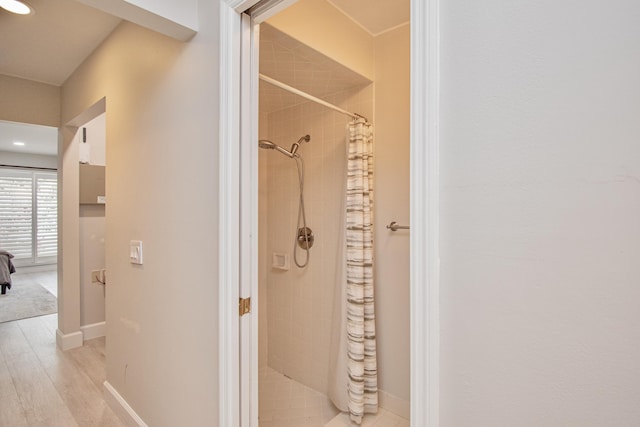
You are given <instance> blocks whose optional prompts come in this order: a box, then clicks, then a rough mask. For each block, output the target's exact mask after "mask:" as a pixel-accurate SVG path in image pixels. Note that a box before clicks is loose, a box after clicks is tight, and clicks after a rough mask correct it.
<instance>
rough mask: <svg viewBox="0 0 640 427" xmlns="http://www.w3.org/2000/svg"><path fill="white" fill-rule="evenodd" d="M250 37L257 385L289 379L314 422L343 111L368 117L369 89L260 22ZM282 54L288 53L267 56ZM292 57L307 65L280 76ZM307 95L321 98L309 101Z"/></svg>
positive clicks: (326, 371) (330, 307) (324, 367)
mask: <svg viewBox="0 0 640 427" xmlns="http://www.w3.org/2000/svg"><path fill="white" fill-rule="evenodd" d="M260 38H261V42H260V59H261V60H260V73H261V74H262V76H261V77H262V78H261V82H260V92H259V95H260V97H259V99H260V104H259V142H258V144H259V147H260V148H261V149H260V150H259V210H260V212H259V216H258V218H259V259H260V265H259V293H260V301H261V307H260V311H259V313H260V319H259V347H260V348H259V366H260V384H261V385H260V387H261V388H262V387H263V386H264V385H265V384H268V383H270V382H273V381H284V382H285V383H286V382H287V381H288V380H289V379H290V380H291V381H295V384H298V385H299V387H302V389H300V390H299V393H300V394H301V395H306V396H308V397H310V399H309V400H310V401H311V402H312V403H310V404H312V405H313V408H310V407H307V410H306V412H307V414H308V417H311V418H315V420H314V421H315V422H316V424H310V425H324V424H325V423H326V422H328V421H329V420H330V419H331V418H333V417H334V416H335V415H336V414H337V409H335V408H334V407H333V405H332V404H331V403H330V402H329V398H328V397H327V395H328V394H329V386H330V385H329V378H330V370H331V346H332V335H333V331H332V327H333V326H334V323H335V321H334V317H335V313H334V307H335V304H334V298H335V296H336V282H337V280H339V278H338V277H336V275H337V274H338V266H339V264H340V262H341V260H340V259H339V258H338V257H339V255H340V254H342V251H341V250H340V245H341V236H343V233H342V231H341V230H342V228H343V227H344V218H343V214H342V211H343V209H344V201H343V198H344V194H345V184H346V183H345V181H346V158H347V145H346V140H347V124H348V123H349V122H350V121H351V120H352V119H353V117H355V115H354V114H353V113H350V112H357V113H359V114H361V115H363V116H369V117H372V113H373V89H372V85H371V81H369V80H367V79H365V78H363V77H362V76H360V75H358V74H356V73H354V72H353V71H351V70H348V69H346V68H345V67H343V66H342V65H340V64H339V63H337V62H333V61H331V60H329V59H328V58H324V59H323V61H321V62H318V61H314V60H313V59H317V55H318V54H317V52H314V51H312V49H310V48H309V47H307V46H305V45H303V44H301V43H298V42H296V41H295V40H293V39H288V40H286V41H283V40H284V38H285V35H284V34H282V33H280V32H278V30H276V29H275V28H273V27H270V26H269V25H268V24H262V26H261V37H260ZM294 43H295V44H296V45H295V47H294V46H293V44H294ZM283 57H290V58H291V61H284V62H283V61H277V60H276V58H280V59H281V58H283ZM293 62H295V63H296V64H297V67H298V68H299V69H300V67H304V68H305V69H306V70H307V73H308V75H307V76H306V77H307V78H305V76H304V75H302V73H301V72H298V73H297V78H294V79H291V78H290V76H291V70H290V67H291V66H292V63H293ZM302 64H304V65H302ZM312 76H325V78H324V79H323V80H322V81H320V80H319V79H318V78H317V77H316V78H312ZM283 81H284V82H286V84H282V82H283ZM305 82H307V83H305ZM283 86H284V87H287V86H293V87H295V88H296V89H298V90H299V91H300V92H304V93H303V95H306V94H311V95H312V96H311V97H302V96H301V95H300V94H298V93H296V91H287V90H284V89H283ZM315 97H318V98H319V97H321V98H322V101H324V102H314V101H313V100H309V98H312V99H313V98H315ZM326 104H329V106H328V105H326ZM332 106H335V107H337V108H331V107H332ZM340 110H343V111H340ZM345 112H346V113H348V115H346V114H345ZM349 116H351V117H349ZM301 135H302V137H301ZM289 147H290V148H289ZM307 230H313V234H311V233H309V232H307ZM311 239H313V240H311ZM278 375H281V376H282V377H283V378H284V379H282V378H278V377H277V376H278ZM298 385H296V386H294V387H298ZM280 387H283V386H282V384H280ZM285 394H286V393H285ZM287 399H295V396H289V397H286V396H282V395H279V396H278V395H276V396H274V395H273V394H272V395H269V396H267V397H261V399H260V403H259V404H260V419H261V422H263V421H264V420H269V419H270V417H271V416H272V415H273V414H274V412H273V411H274V410H275V409H273V408H274V407H277V406H278V403H279V402H280V403H281V404H282V405H283V406H287V405H288V406H291V401H289V402H286V400H287ZM294 402H295V400H294ZM297 403H299V402H297ZM307 403H309V402H307ZM300 404H301V403H300ZM294 406H295V404H294Z"/></svg>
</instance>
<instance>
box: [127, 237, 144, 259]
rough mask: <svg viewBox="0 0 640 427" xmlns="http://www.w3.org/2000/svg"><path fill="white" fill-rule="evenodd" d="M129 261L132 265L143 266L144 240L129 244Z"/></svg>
mask: <svg viewBox="0 0 640 427" xmlns="http://www.w3.org/2000/svg"><path fill="white" fill-rule="evenodd" d="M129 260H130V261H131V264H142V240H131V241H130V242H129Z"/></svg>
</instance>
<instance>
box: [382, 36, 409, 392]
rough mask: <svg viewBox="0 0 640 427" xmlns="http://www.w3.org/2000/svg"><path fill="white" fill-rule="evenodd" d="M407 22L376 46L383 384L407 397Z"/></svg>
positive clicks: (386, 390)
mask: <svg viewBox="0 0 640 427" xmlns="http://www.w3.org/2000/svg"><path fill="white" fill-rule="evenodd" d="M409 36H410V34H409V25H405V26H403V27H400V28H398V29H396V30H394V31H391V32H388V33H385V34H383V35H380V36H378V37H376V38H375V39H374V46H375V50H374V52H375V55H374V57H375V116H374V120H373V123H374V126H375V128H374V131H375V139H374V141H375V143H374V147H375V153H374V154H375V157H374V159H375V172H374V180H375V182H374V185H375V187H374V190H375V200H374V206H375V217H374V221H375V224H374V225H375V240H374V242H375V243H374V248H375V254H374V256H375V283H376V285H375V286H376V287H375V291H376V328H377V336H378V363H379V366H380V371H379V374H378V378H379V384H378V385H379V387H380V388H381V389H382V390H383V391H384V392H386V393H389V394H391V395H393V396H396V397H399V398H400V399H402V400H404V401H408V400H409V381H410V364H409V332H410V323H409V313H410V311H409V306H410V304H409V236H410V234H409V231H406V230H405V231H396V232H392V231H390V230H387V229H386V225H387V224H389V223H390V222H391V221H397V222H398V223H400V224H403V225H406V224H409V189H410V183H409V142H410V141H409V107H410V102H409V95H410V90H409V86H410V81H409V67H410V51H409Z"/></svg>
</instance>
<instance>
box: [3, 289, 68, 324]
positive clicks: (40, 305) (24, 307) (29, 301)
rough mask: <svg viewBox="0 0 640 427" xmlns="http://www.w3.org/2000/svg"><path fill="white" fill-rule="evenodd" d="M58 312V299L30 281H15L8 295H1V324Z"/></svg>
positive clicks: (8, 290)
mask: <svg viewBox="0 0 640 427" xmlns="http://www.w3.org/2000/svg"><path fill="white" fill-rule="evenodd" d="M57 312H58V301H57V299H56V297H54V296H53V295H52V294H51V293H50V292H49V291H48V290H46V289H45V288H43V287H42V286H41V285H39V284H38V283H35V282H33V281H30V280H26V281H17V280H14V281H13V285H12V286H11V289H7V293H6V295H0V323H3V322H9V321H11V320H19V319H26V318H27V317H34V316H43V315H45V314H52V313H57Z"/></svg>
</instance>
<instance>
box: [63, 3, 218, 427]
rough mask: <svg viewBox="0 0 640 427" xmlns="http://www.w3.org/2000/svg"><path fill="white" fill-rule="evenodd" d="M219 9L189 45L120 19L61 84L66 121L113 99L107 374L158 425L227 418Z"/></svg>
mask: <svg viewBox="0 0 640 427" xmlns="http://www.w3.org/2000/svg"><path fill="white" fill-rule="evenodd" d="M219 7H220V6H219V4H218V2H208V1H200V2H199V15H200V18H199V19H200V29H199V32H198V34H197V35H196V36H195V37H194V38H193V39H192V40H191V41H190V42H188V43H181V42H177V41H175V40H172V39H169V38H167V37H165V36H162V35H159V34H158V33H154V32H152V31H149V30H146V29H143V28H141V27H138V26H136V25H134V24H130V23H126V22H124V23H122V24H121V25H120V26H119V27H117V28H116V30H115V31H114V32H113V33H112V34H111V35H110V36H109V38H107V40H105V42H104V43H103V44H102V45H101V46H100V47H99V48H98V49H97V50H96V51H95V52H94V53H93V54H92V55H91V56H90V57H89V58H88V59H87V60H86V61H85V62H84V63H83V64H82V65H81V66H80V67H79V68H78V69H77V70H76V71H75V72H74V74H73V75H72V76H71V77H70V78H69V80H68V81H67V82H66V83H65V84H64V86H63V87H62V116H63V123H68V122H69V120H71V119H73V118H74V117H76V116H78V115H79V114H80V113H82V112H83V111H84V110H86V109H87V108H88V107H90V106H91V105H93V104H95V103H96V102H97V101H98V100H100V99H101V98H102V97H106V109H107V112H108V121H107V132H106V134H107V141H108V142H107V153H106V158H107V164H108V165H109V167H108V168H107V171H106V174H107V175H106V181H107V188H106V193H107V200H108V202H107V203H108V204H107V207H106V209H107V212H108V215H107V219H106V247H105V252H106V259H107V265H106V267H107V271H108V278H109V282H108V283H109V284H108V288H107V292H108V298H107V306H106V318H107V336H108V340H109V343H108V346H107V381H108V382H109V384H110V385H111V386H113V387H114V388H115V389H116V390H117V392H118V393H119V394H120V395H121V396H122V397H123V398H124V399H125V400H126V402H127V403H128V404H129V405H130V406H131V407H132V408H133V410H134V411H136V413H137V414H138V415H139V416H140V417H141V418H142V419H143V420H144V421H145V422H146V423H147V424H148V425H153V426H175V425H216V424H217V416H218V408H217V402H218V373H217V372H218V370H217V366H218V365H217V363H218V362H217V361H218V347H217V342H218V336H217V334H218V333H217V328H216V325H217V324H218V302H217V298H218V286H217V283H216V279H215V278H216V277H217V244H218V243H217V241H218V231H217V224H218V203H217V201H218V190H217V189H218V168H217V164H218V144H217V135H218V121H217V117H219V112H218V104H217V103H218V86H217V84H216V83H215V82H216V81H217V76H218V72H219V62H218V52H219V49H218V22H219V9H218V8H219ZM194 124H196V125H194ZM65 136H66V139H65V141H64V148H65V149H66V148H67V147H68V146H69V143H70V137H69V132H65ZM72 184H73V183H64V185H72ZM76 185H77V183H76ZM76 209H77V206H76ZM63 225H64V224H63ZM130 240H142V241H143V245H144V246H143V249H144V264H143V265H141V266H136V265H133V264H131V263H130V262H129V241H130Z"/></svg>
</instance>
